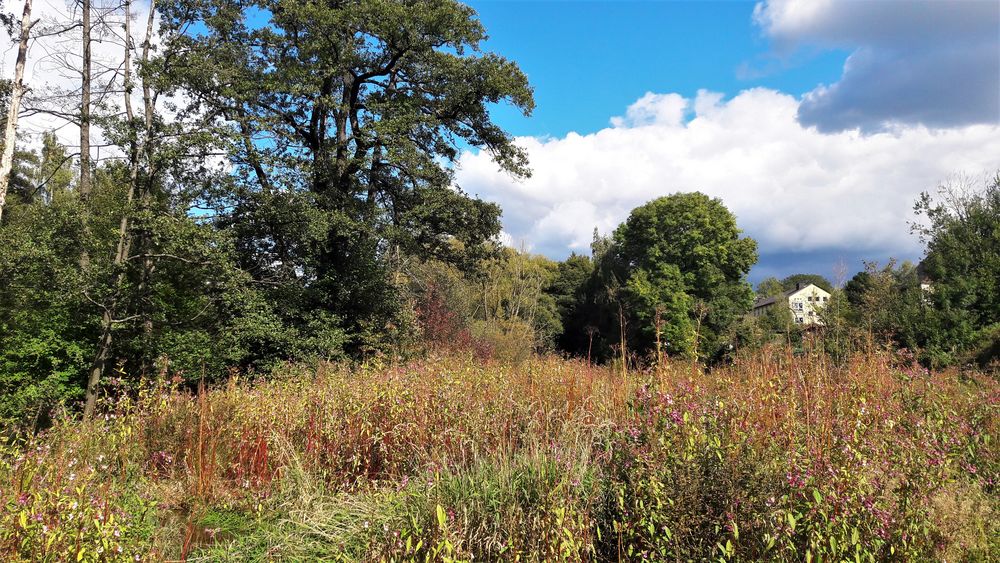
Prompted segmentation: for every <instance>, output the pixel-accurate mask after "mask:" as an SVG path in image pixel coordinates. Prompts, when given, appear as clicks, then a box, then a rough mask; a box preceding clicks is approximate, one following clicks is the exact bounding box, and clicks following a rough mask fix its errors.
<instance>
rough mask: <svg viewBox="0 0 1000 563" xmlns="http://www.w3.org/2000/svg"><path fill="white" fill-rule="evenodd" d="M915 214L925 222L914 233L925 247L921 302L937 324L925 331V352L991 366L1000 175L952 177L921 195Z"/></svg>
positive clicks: (997, 300) (999, 282)
mask: <svg viewBox="0 0 1000 563" xmlns="http://www.w3.org/2000/svg"><path fill="white" fill-rule="evenodd" d="M915 209H916V211H917V213H918V214H920V215H922V216H923V217H924V218H925V219H926V221H925V222H924V223H921V224H917V225H915V226H914V230H915V231H916V232H917V233H918V234H919V235H920V237H921V240H922V241H924V242H925V243H926V245H927V253H926V257H925V258H924V260H923V262H922V267H921V270H922V274H923V275H924V276H925V278H926V279H925V280H923V281H925V282H929V288H928V291H926V292H925V295H924V298H925V300H926V301H927V302H929V303H930V304H932V305H933V310H934V312H935V313H936V321H937V322H936V323H935V325H934V326H933V327H928V328H929V329H930V328H933V329H934V330H933V333H928V334H927V335H926V337H927V338H926V339H927V341H928V342H927V343H928V345H929V350H930V351H931V353H932V354H934V355H936V356H937V357H938V359H939V360H940V361H954V360H957V359H962V358H963V357H966V356H968V355H969V354H971V355H972V356H975V359H977V360H978V361H980V362H983V363H988V362H990V361H993V360H994V359H996V358H997V357H1000V356H997V353H998V351H1000V346H998V345H997V341H996V339H997V335H998V334H1000V329H998V327H1000V175H996V176H993V177H989V178H986V179H984V180H983V181H982V182H981V183H979V182H978V181H976V180H972V179H970V178H957V179H955V180H953V181H951V182H949V183H946V184H945V185H943V186H941V187H940V188H939V190H938V193H937V195H936V197H935V196H931V195H930V194H928V193H924V194H923V195H922V196H921V198H920V199H919V200H918V201H917V204H916V206H915Z"/></svg>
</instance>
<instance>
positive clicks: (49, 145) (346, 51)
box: [0, 0, 1000, 428]
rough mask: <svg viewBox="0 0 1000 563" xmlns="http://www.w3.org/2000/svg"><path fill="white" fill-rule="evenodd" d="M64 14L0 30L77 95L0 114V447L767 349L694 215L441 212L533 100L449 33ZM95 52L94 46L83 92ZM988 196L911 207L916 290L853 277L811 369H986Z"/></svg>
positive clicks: (991, 195) (510, 149)
mask: <svg viewBox="0 0 1000 563" xmlns="http://www.w3.org/2000/svg"><path fill="white" fill-rule="evenodd" d="M89 1H90V0H82V2H83V3H84V5H86V6H87V7H86V9H84V10H81V11H80V12H79V16H74V17H78V18H80V19H79V20H77V19H72V20H68V21H65V22H45V25H36V24H37V21H36V20H33V19H32V18H31V15H30V8H31V4H30V0H27V1H26V3H25V14H24V17H22V19H21V24H20V28H19V29H17V26H16V25H15V22H16V18H13V16H9V17H7V18H6V19H5V20H4V21H5V22H7V23H9V25H8V28H9V30H10V31H11V36H12V38H17V39H18V40H19V41H20V43H19V44H20V45H21V46H22V47H24V50H25V52H24V56H25V57H27V56H28V55H29V53H28V52H27V47H28V45H29V44H30V41H21V40H22V39H23V38H25V37H28V38H29V39H30V38H31V37H32V33H35V34H38V33H46V34H69V35H67V37H69V38H71V39H72V40H73V41H76V40H79V41H81V42H82V48H81V50H80V52H81V53H82V59H80V65H81V68H83V69H84V70H83V71H82V72H80V88H79V89H78V90H71V91H65V90H62V91H58V92H48V93H47V94H46V95H47V96H48V99H46V96H45V95H42V94H44V92H41V90H42V89H41V88H40V87H39V88H38V89H37V90H33V89H31V88H27V87H26V86H25V85H24V84H21V82H22V81H23V74H20V71H17V70H16V71H15V76H14V78H13V79H12V80H11V81H9V82H7V83H6V86H5V89H3V90H2V91H0V94H3V96H2V97H0V101H2V102H3V103H4V105H5V108H6V111H5V112H2V113H5V114H6V115H7V121H6V123H5V131H8V132H11V131H12V133H11V134H10V135H7V136H5V137H4V140H3V142H4V147H3V148H4V152H3V155H8V154H9V155H10V159H9V161H10V166H9V167H6V168H4V167H3V166H2V163H0V172H2V173H3V174H2V176H3V179H2V182H6V183H5V184H2V185H5V186H7V188H5V190H6V192H4V193H5V195H6V196H7V197H6V199H5V201H4V198H3V197H0V208H2V215H0V248H3V249H4V250H3V252H2V253H0V288H2V290H0V397H3V399H2V401H0V420H3V421H4V422H5V424H9V425H12V427H24V428H30V427H38V426H41V425H44V424H45V422H46V418H47V417H48V413H49V411H50V409H51V408H52V407H53V406H54V405H59V404H66V405H78V404H82V405H83V411H84V416H90V415H92V414H93V412H94V409H95V405H96V403H97V401H98V399H99V397H100V396H101V388H102V384H103V383H104V382H106V381H107V379H108V378H110V377H115V378H121V379H123V380H126V381H129V382H137V381H142V380H148V379H152V378H162V377H166V376H170V377H180V378H182V379H186V380H188V381H191V382H195V381H199V380H203V379H208V380H211V379H213V378H220V377H224V376H225V375H226V374H227V373H229V372H230V370H238V371H244V372H256V373H262V374H266V373H267V372H268V370H270V369H272V368H273V367H274V366H276V365H279V364H281V363H282V362H287V361H309V360H315V359H338V358H365V357H373V356H386V357H405V356H408V355H414V354H421V353H426V352H427V351H433V350H437V349H453V348H456V347H460V348H462V349H463V350H471V351H473V352H474V353H477V354H480V355H482V356H483V357H502V358H505V359H508V360H513V361H516V360H518V359H519V358H523V357H525V356H526V355H527V354H531V353H535V352H539V351H559V352H561V353H566V354H572V355H576V356H579V357H583V358H587V359H588V360H589V361H592V362H605V361H612V360H613V361H618V362H621V363H622V364H628V363H633V364H634V363H646V362H653V361H659V360H660V359H661V358H662V357H663V356H665V355H674V356H682V357H687V358H691V359H692V360H701V361H705V362H719V361H725V360H726V358H728V357H730V356H731V355H732V354H734V353H736V352H737V351H738V350H739V349H741V348H745V347H752V346H760V345H764V344H765V343H766V342H767V341H769V340H773V339H774V338H776V336H775V335H778V336H777V338H785V339H790V338H793V336H789V335H790V334H791V331H789V330H786V329H782V327H781V326H780V323H775V322H774V321H773V320H771V321H767V322H771V323H772V325H771V327H770V328H768V327H766V326H763V325H760V323H757V324H753V323H754V322H756V321H753V320H752V319H750V318H749V317H748V316H747V315H746V313H747V312H748V310H749V308H750V307H751V306H752V303H753V301H754V299H755V297H756V295H755V292H754V290H753V288H752V287H751V286H750V284H749V283H748V281H747V277H746V276H747V274H748V272H749V271H750V268H751V267H752V266H753V265H754V263H755V262H756V260H757V246H756V243H755V241H753V240H752V239H751V238H749V237H746V236H744V235H743V233H742V232H741V231H740V230H739V228H738V226H737V223H736V219H735V217H734V216H733V214H732V213H730V212H729V211H728V210H727V209H726V208H725V206H724V204H723V203H722V202H721V201H720V200H718V199H713V198H710V197H708V196H706V195H704V194H700V193H683V194H681V193H679V194H674V195H670V196H666V197H663V198H659V199H656V200H653V201H651V202H649V203H647V204H645V205H643V206H641V207H639V208H637V209H635V210H633V212H632V213H631V215H630V216H629V218H628V219H627V220H626V221H625V222H624V223H623V224H622V225H621V226H620V227H619V228H618V229H616V230H615V231H614V232H613V233H611V234H608V235H605V236H602V235H600V234H598V233H596V232H595V237H594V241H593V245H592V249H591V253H590V255H576V254H574V255H572V256H570V257H569V258H567V259H566V260H564V261H558V262H557V261H553V260H549V259H547V258H544V257H540V256H535V255H531V254H530V253H528V252H523V251H517V250H514V249H510V248H504V247H503V246H502V245H501V244H499V242H498V240H499V239H498V235H499V232H500V213H501V210H500V209H499V207H498V206H497V205H495V204H493V203H489V202H485V201H482V200H480V199H478V198H476V197H473V196H471V195H469V194H467V193H464V192H462V191H461V190H460V189H458V188H456V187H455V186H454V177H453V170H452V165H453V163H454V162H455V160H456V158H457V156H458V154H459V151H460V150H462V149H464V148H465V147H477V148H479V149H480V150H484V151H487V152H488V153H489V154H491V155H492V156H493V158H494V160H495V162H496V163H497V165H498V167H500V168H501V169H502V170H504V171H505V172H506V173H508V174H512V175H514V176H526V175H528V174H530V170H529V167H528V162H527V158H526V155H525V153H524V152H523V151H522V150H521V149H520V148H518V147H517V146H516V145H515V144H514V142H513V138H512V137H511V135H510V134H509V133H508V132H506V131H504V130H503V129H502V128H501V127H499V126H498V125H497V124H496V123H494V122H493V120H492V119H491V117H490V108H491V106H492V105H493V104H497V103H506V104H509V105H512V106H514V107H515V108H517V109H519V110H520V111H522V112H524V113H525V114H527V113H530V111H531V110H532V108H533V98H532V91H531V88H530V86H529V84H528V81H527V79H526V77H525V75H524V73H523V72H521V70H520V69H519V68H518V67H517V65H516V64H515V63H513V62H511V61H509V60H506V59H504V58H503V57H501V56H499V55H497V54H495V53H490V52H485V51H483V50H482V48H481V44H482V42H483V40H484V39H485V37H486V35H485V30H484V28H483V26H482V25H481V23H480V22H479V21H478V19H477V18H476V15H475V13H474V12H473V10H472V9H470V8H468V7H467V6H464V5H462V4H460V3H457V2H454V1H451V0H421V1H416V0H409V1H404V0H391V1H390V0H382V1H345V2H325V3H305V4H304V3H301V2H297V1H293V0H251V1H248V2H232V1H230V0H200V1H194V0H169V1H162V0H159V1H157V2H154V3H153V4H152V5H151V6H150V9H149V11H148V12H147V14H146V17H145V21H143V22H141V23H138V25H137V22H135V21H134V20H135V17H134V16H135V14H134V13H133V7H132V6H131V4H130V3H129V2H128V1H125V2H123V3H121V4H114V5H110V6H100V7H98V9H97V10H96V13H97V14H98V17H96V18H95V19H94V22H90V18H91V16H90V8H89ZM155 15H158V18H157V17H154V16H155ZM156 22H158V25H156ZM92 23H93V24H96V25H92ZM39 30H41V31H39ZM77 31H79V32H80V34H79V37H77V36H76V35H73V34H75V33H77ZM94 33H96V34H98V36H100V35H101V34H103V35H104V36H107V37H112V38H114V37H117V38H118V39H117V40H118V43H116V44H119V45H120V55H118V58H117V60H105V61H103V62H102V63H101V64H99V65H97V66H96V67H95V68H97V72H96V78H97V80H95V74H94V73H92V72H91V71H90V70H87V68H88V67H89V66H90V65H91V61H90V54H89V53H90V44H91V42H93V41H94V35H93V34H94ZM67 40H69V39H67ZM18 57H19V60H20V59H21V54H20V52H19V55H18ZM74 64H75V63H74ZM19 84H20V85H19ZM94 94H96V96H94ZM95 98H96V101H95ZM22 102H23V103H22ZM37 112H48V114H49V115H52V116H61V117H62V118H65V119H67V120H68V122H70V123H73V124H75V125H76V126H77V127H78V129H79V131H80V143H79V146H75V147H74V146H66V145H64V144H61V143H60V142H59V140H58V139H57V137H56V136H55V135H54V134H52V133H46V134H44V135H43V136H42V138H41V139H40V145H39V143H37V142H35V143H32V142H29V139H27V138H26V137H24V136H23V135H22V137H20V138H19V137H18V136H17V118H18V116H19V115H24V114H29V115H30V114H34V113H37ZM91 125H94V126H95V127H96V128H97V129H96V130H98V131H99V132H100V135H101V141H100V145H101V147H102V150H101V152H100V154H101V155H103V157H102V158H92V157H93V156H94V155H92V154H91V153H92V152H93V147H92V146H91V142H90V136H91V129H90V126H91ZM4 158H6V156H5V157H4ZM998 192H1000V189H998V187H997V182H996V181H995V180H994V181H993V183H992V184H988V185H987V186H986V188H985V189H983V190H973V191H970V192H968V193H963V194H958V193H950V194H944V195H945V197H944V198H943V199H940V198H939V199H933V198H931V197H930V196H926V197H925V198H924V199H922V200H921V201H920V202H919V204H918V206H919V209H920V210H921V211H922V212H923V213H924V214H925V215H926V217H927V219H928V222H927V224H926V225H925V226H924V227H922V229H923V230H921V231H920V233H919V234H920V235H921V236H922V237H923V238H924V239H925V241H926V243H927V248H928V257H927V259H926V260H925V261H924V264H925V270H926V275H927V276H929V279H933V280H934V283H933V290H932V291H930V292H926V291H925V292H923V293H914V292H913V291H911V290H910V288H911V286H913V282H912V277H913V276H911V275H910V274H909V273H905V272H902V271H901V270H898V269H895V267H890V268H889V269H888V270H885V269H877V268H872V269H871V271H870V272H866V273H865V275H866V276H867V277H856V278H855V279H854V280H852V281H851V283H849V284H848V285H847V287H845V288H844V290H843V292H842V293H843V295H844V297H843V298H842V299H841V298H837V299H835V300H834V305H835V306H831V307H830V309H829V310H830V311H833V310H836V311H844V313H843V314H842V315H841V316H839V317H836V318H833V317H831V319H830V320H829V321H828V322H827V332H828V333H829V334H830V335H833V336H831V337H830V338H828V341H830V342H834V341H835V342H844V343H846V342H856V341H858V339H859V338H860V336H859V334H860V333H861V332H863V331H862V329H865V331H867V334H869V335H874V336H877V337H878V338H880V339H882V340H883V341H885V342H890V341H891V342H893V343H894V344H896V345H899V346H908V347H912V348H914V349H919V350H924V351H925V352H921V353H924V354H926V359H927V361H928V362H935V363H954V362H960V361H965V360H966V359H967V358H968V357H970V356H969V354H974V355H976V354H978V355H976V358H978V359H980V360H983V361H988V358H990V357H993V356H990V355H989V354H990V352H989V348H988V347H987V349H986V350H985V351H984V350H982V349H981V348H983V346H982V344H983V343H984V342H993V343H994V344H992V346H993V348H992V349H993V352H992V353H993V354H994V355H995V353H996V350H995V349H996V344H995V342H996V338H997V334H998V333H997V328H996V327H997V319H998V315H997V311H998V309H997V307H998V306H1000V304H998V295H1000V288H998V287H997V279H1000V276H998V275H997V273H998V272H1000V259H998V254H997V252H998V250H997V249H998V248H1000V244H997V243H998V242H1000V241H997V238H998V236H1000V235H998V233H997V230H996V225H997V224H1000V221H997V217H998V215H1000V195H998ZM991 229H992V230H991ZM908 271H909V270H907V272H908ZM886 276H888V277H886ZM890 278H891V280H890ZM890 281H891V283H890ZM852 284H853V285H852ZM918 287H919V284H918ZM880 299H881V300H882V301H879V300H880ZM904 302H905V303H911V304H912V307H911V308H912V311H913V313H912V314H908V315H902V311H910V309H908V308H905V307H901V306H898V305H900V304H902V303H904ZM879 303H882V304H883V305H878V304H879ZM886 303H893V304H894V305H893V306H889V307H886V306H884V305H885V304H886ZM762 322H763V321H762ZM838 331H839V332H838ZM834 336H835V337H834ZM991 338H992V340H990V339H991ZM838 346H839V345H838ZM844 350H847V344H843V345H842V346H841V348H836V349H834V348H831V352H833V353H846V352H844ZM984 354H985V355H984Z"/></svg>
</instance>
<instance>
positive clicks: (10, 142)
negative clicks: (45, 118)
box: [0, 0, 34, 219]
mask: <svg viewBox="0 0 1000 563" xmlns="http://www.w3.org/2000/svg"><path fill="white" fill-rule="evenodd" d="M33 25H34V23H33V22H32V21H31V0H24V15H23V16H21V39H20V42H19V43H18V47H17V62H16V63H15V64H14V83H13V84H12V85H11V91H10V107H9V108H7V126H6V127H5V128H4V132H3V155H2V156H0V219H2V218H3V206H4V204H5V203H6V202H7V188H8V186H10V174H11V170H13V168H14V143H15V137H16V135H17V116H18V113H19V112H20V111H21V98H22V97H23V96H24V62H25V60H26V59H27V58H28V39H29V37H30V34H31V27H32V26H33Z"/></svg>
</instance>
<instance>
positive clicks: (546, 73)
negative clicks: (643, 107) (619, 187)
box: [470, 0, 849, 136]
mask: <svg viewBox="0 0 1000 563" xmlns="http://www.w3.org/2000/svg"><path fill="white" fill-rule="evenodd" d="M470 5H471V6H472V7H473V8H475V9H476V11H477V12H478V13H479V17H480V20H481V21H482V22H483V24H484V25H485V27H486V30H487V32H488V33H489V35H490V39H489V41H488V42H487V43H486V49H488V50H490V51H494V52H497V53H500V54H502V55H504V56H505V57H507V58H509V59H512V60H514V61H516V62H517V63H518V65H519V66H520V67H521V69H522V70H523V71H524V72H525V73H526V74H527V75H528V79H529V80H530V82H531V84H532V86H533V87H534V88H535V102H536V104H537V107H536V110H535V111H534V113H533V115H532V116H531V117H530V118H524V117H522V116H521V115H520V113H518V112H516V111H513V110H510V109H509V108H505V107H502V108H498V111H497V112H496V114H495V115H496V118H497V120H498V121H499V122H500V123H502V124H503V125H504V126H505V127H506V128H508V130H510V131H511V132H512V133H514V134H515V135H535V136H545V135H551V136H563V135H565V134H566V133H568V132H570V131H576V132H578V133H590V132H593V131H596V130H598V129H600V128H602V127H606V126H607V125H608V119H609V118H610V116H613V115H617V114H619V113H621V111H622V109H623V108H625V107H627V106H628V105H629V104H631V103H632V102H634V101H635V100H637V99H639V98H640V97H641V96H642V95H643V94H645V93H646V92H676V93H679V94H681V95H684V96H689V97H690V96H694V95H695V94H697V93H698V90H701V89H707V90H711V91H714V92H725V93H728V94H729V95H734V94H736V93H737V92H739V91H740V90H744V89H747V88H751V87H753V86H766V87H769V88H775V89H777V90H781V91H783V92H788V93H792V94H796V95H802V94H804V93H806V92H808V91H810V90H812V89H813V88H815V87H816V86H817V85H819V84H821V83H829V82H832V81H835V80H836V79H837V78H838V77H839V76H840V73H841V68H842V66H843V64H844V59H845V58H846V57H847V55H848V54H849V52H847V51H844V50H841V49H832V50H829V51H820V50H818V49H813V50H812V52H811V53H808V54H798V55H796V56H795V57H794V60H781V59H779V58H778V57H776V56H774V55H773V54H772V52H771V49H770V41H769V39H768V38H767V37H764V36H763V35H762V34H761V33H760V30H759V29H757V28H756V27H755V26H754V25H753V23H752V21H751V20H752V15H753V9H754V3H753V2H652V1H649V2H570V1H544V2H531V1H506V0H492V1H485V2H482V1H480V2H470Z"/></svg>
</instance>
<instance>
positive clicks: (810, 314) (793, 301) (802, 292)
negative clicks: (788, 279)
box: [753, 283, 830, 325]
mask: <svg viewBox="0 0 1000 563" xmlns="http://www.w3.org/2000/svg"><path fill="white" fill-rule="evenodd" d="M829 301H830V293H829V292H827V291H826V290H824V289H823V288H821V287H818V286H816V285H813V284H811V283H810V284H796V285H795V288H794V289H790V290H788V291H786V292H784V293H782V294H781V295H776V296H774V297H767V298H765V299H758V300H757V302H756V303H754V305H753V316H755V317H760V316H763V315H766V314H767V313H768V311H770V310H771V308H772V307H788V310H789V311H791V313H792V322H794V323H795V324H800V325H822V324H823V320H822V319H821V318H820V316H819V310H820V309H822V308H823V307H825V306H826V304H827V303H828V302H829Z"/></svg>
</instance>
